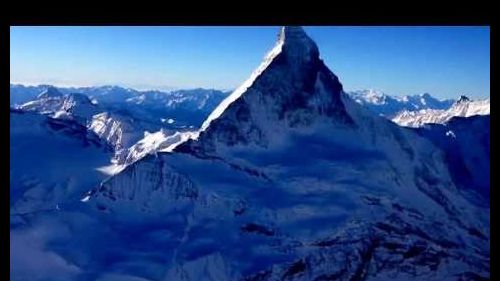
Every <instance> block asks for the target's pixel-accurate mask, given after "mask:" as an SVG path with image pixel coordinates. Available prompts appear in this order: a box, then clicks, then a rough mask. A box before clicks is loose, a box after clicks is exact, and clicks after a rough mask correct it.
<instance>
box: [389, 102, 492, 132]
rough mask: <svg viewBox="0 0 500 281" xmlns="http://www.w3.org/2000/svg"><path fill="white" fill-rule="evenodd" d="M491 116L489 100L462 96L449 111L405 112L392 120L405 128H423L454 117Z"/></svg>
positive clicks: (423, 110) (424, 110)
mask: <svg viewBox="0 0 500 281" xmlns="http://www.w3.org/2000/svg"><path fill="white" fill-rule="evenodd" d="M489 114H490V99H489V98H487V99H483V100H469V99H468V98H467V97H465V96H462V97H461V98H460V99H459V100H458V101H457V102H455V103H454V104H453V105H452V106H451V107H450V108H449V109H447V110H438V109H422V110H418V111H408V110H404V111H401V112H400V113H398V114H397V115H396V116H395V117H394V118H392V121H393V122H395V123H397V124H399V125H401V126H405V127H421V126H423V125H425V124H443V123H446V122H447V121H449V120H450V119H451V118H453V117H471V116H474V115H489Z"/></svg>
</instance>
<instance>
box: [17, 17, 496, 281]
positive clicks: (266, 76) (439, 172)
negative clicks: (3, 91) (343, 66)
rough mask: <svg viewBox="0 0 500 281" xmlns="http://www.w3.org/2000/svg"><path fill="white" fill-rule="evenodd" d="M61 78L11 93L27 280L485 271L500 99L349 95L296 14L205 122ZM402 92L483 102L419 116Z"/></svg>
mask: <svg viewBox="0 0 500 281" xmlns="http://www.w3.org/2000/svg"><path fill="white" fill-rule="evenodd" d="M16 87H17V86H16ZM16 87H14V88H16ZM17 90H18V89H17ZM17 90H16V91H17ZM61 92H62V93H61ZM61 92H59V91H58V90H57V89H52V88H48V89H46V90H45V92H43V93H42V94H40V95H39V96H38V97H37V98H34V97H31V98H30V100H26V101H23V103H22V104H18V105H17V106H14V107H13V108H12V109H11V144H12V143H17V140H23V142H24V145H23V146H21V145H17V144H16V146H14V147H13V146H12V145H11V179H12V178H15V179H19V180H17V181H15V182H12V180H11V264H12V266H11V275H12V276H16V278H17V279H14V280H24V279H30V278H31V279H35V280H254V281H256V280H422V279H426V280H457V279H458V280H487V279H489V276H490V234H489V229H490V208H489V189H490V183H489V146H490V143H489V101H488V114H487V115H484V116H477V115H475V113H477V112H478V111H476V110H472V111H470V110H468V109H467V110H465V111H463V110H456V107H457V106H458V105H461V106H462V104H463V103H464V102H467V101H464V100H463V99H461V100H459V101H457V102H455V103H453V101H433V100H432V99H431V97H430V96H424V95H423V96H421V98H420V100H419V101H418V100H417V101H414V100H413V99H411V98H407V99H406V100H405V99H401V100H396V101H390V100H391V99H389V98H388V97H387V96H386V97H384V98H382V99H381V100H380V99H378V98H376V97H375V96H377V95H374V94H373V92H370V93H369V94H368V95H362V94H360V93H357V94H348V93H346V92H345V91H344V88H343V86H342V84H341V81H340V79H339V77H337V76H336V75H335V74H334V73H333V72H332V71H331V70H330V69H329V68H328V66H326V64H325V63H324V62H323V60H321V58H320V52H319V48H318V46H317V45H316V43H315V42H314V41H313V40H312V39H311V38H310V37H309V36H308V35H307V34H306V33H305V32H304V30H303V29H302V28H300V27H283V28H281V30H280V32H279V35H278V40H277V42H276V44H275V46H274V47H273V48H272V49H271V50H270V52H269V53H268V54H267V55H266V57H265V58H264V60H263V62H262V63H261V65H260V66H259V67H258V68H257V69H256V70H255V71H254V72H253V73H252V74H251V75H250V77H249V79H248V80H247V81H245V82H244V83H243V84H242V85H241V86H240V87H239V88H237V89H236V90H234V91H233V92H232V93H231V94H229V95H227V94H226V95H224V99H222V101H220V102H215V101H214V102H213V103H211V102H208V100H210V98H209V96H210V94H209V95H207V96H203V95H201V97H202V98H201V99H202V100H204V102H202V103H199V104H203V106H201V108H204V107H207V106H208V105H209V104H212V105H213V107H212V108H211V109H210V112H211V113H209V114H206V115H205V117H204V118H202V119H203V120H204V121H203V122H198V123H196V122H193V123H191V124H194V125H191V126H193V127H195V128H198V127H199V129H197V130H185V131H182V132H181V133H175V132H174V131H176V129H181V128H182V127H181V126H180V127H178V128H172V134H171V133H169V132H168V131H167V130H166V128H164V127H162V126H160V125H161V124H164V123H165V122H162V121H161V120H160V118H158V117H159V116H160V115H156V113H154V115H155V118H152V119H150V118H148V117H149V116H150V115H149V112H147V111H148V110H147V108H149V107H150V106H152V105H148V106H144V107H142V106H143V105H145V104H148V103H149V102H146V100H147V99H148V97H149V96H147V95H144V97H142V96H143V95H136V94H133V96H128V94H126V92H124V93H123V96H121V97H120V98H119V100H120V101H123V100H125V104H127V106H126V107H125V106H124V107H121V108H117V107H116V106H114V105H115V104H120V103H121V102H119V101H117V100H114V97H111V96H107V95H102V96H101V95H99V94H97V93H94V94H84V96H85V98H84V97H83V96H80V95H74V94H72V93H63V91H61ZM71 92H75V91H73V90H72V91H71ZM81 92H85V91H81ZM87 93H88V91H87ZM12 95H13V94H12V86H11V97H12ZM26 95H28V94H26ZM158 95H159V97H155V96H154V95H152V97H154V98H152V100H156V101H158V100H162V99H163V98H164V96H165V95H164V94H161V95H160V94H158ZM103 96H104V98H103ZM113 96H114V95H113ZM117 96H118V95H117ZM181 96H182V94H179V96H175V99H176V100H178V101H179V100H180V101H179V102H178V103H177V104H182V101H183V99H182V97H181ZM362 96H365V97H366V98H362ZM160 97H161V98H160ZM197 97H198V96H197ZM108 98H109V99H110V100H108V101H106V99H108ZM111 100H114V101H111ZM165 101H166V99H165ZM398 102H399V103H406V104H407V106H409V107H410V106H413V107H412V109H420V108H422V106H423V105H426V106H429V108H432V110H444V111H447V110H450V109H451V108H455V109H453V110H452V111H453V112H455V113H456V114H458V115H468V113H464V112H473V114H474V116H470V117H469V116H464V117H456V116H454V117H451V118H447V119H446V118H445V119H439V122H443V124H434V125H425V126H421V127H419V128H408V127H404V126H399V125H398V124H396V123H395V122H392V121H391V120H390V119H389V118H390V117H389V116H391V117H392V116H393V114H395V113H396V112H397V111H400V110H404V109H405V107H401V108H400V107H398V106H399V105H398V106H396V105H395V104H397V103H398ZM151 103H152V104H154V103H155V102H154V101H151ZM367 103H369V104H372V105H373V106H369V105H367ZM166 104H169V103H168V102H164V103H162V107H165V105H166ZM214 104H215V105H214ZM381 104H388V106H387V107H386V109H382V108H384V107H383V106H378V105H381ZM409 104H411V105H409ZM11 105H12V99H11ZM136 105H138V107H135V106H136ZM417 105H418V107H417ZM450 106H451V108H450V109H447V108H449V107H450ZM129 107H130V108H133V110H130V109H129ZM208 107H210V106H208ZM466 107H467V108H470V106H466ZM141 108H142V109H144V111H145V112H147V113H142V114H144V115H141V110H139V109H141ZM122 110H124V111H122ZM161 110H164V109H161ZM124 112H126V113H124ZM115 115H119V116H120V117H116V118H115V117H114V116H115ZM124 115H125V116H127V117H131V118H132V117H133V118H136V119H137V120H138V121H127V122H125V121H119V122H118V123H119V124H118V123H117V122H115V121H114V120H115V119H119V120H125V119H126V118H125V117H124ZM380 115H384V116H380ZM142 116H144V117H142ZM161 118H171V119H174V120H175V121H174V123H173V124H175V123H176V122H177V120H181V119H179V118H178V117H177V116H175V115H162V117H161ZM153 119H155V120H156V121H155V122H152V123H154V124H153V125H151V126H156V125H158V126H159V127H154V128H152V129H151V130H150V131H149V132H150V133H147V134H145V133H144V128H147V126H149V125H148V124H149V123H148V122H149V121H150V120H153ZM158 120H160V122H158ZM432 121H433V122H434V119H433V120H432ZM423 122H427V120H424V121H423ZM125 123H126V124H131V125H130V126H132V127H133V126H136V125H137V124H139V125H137V128H139V129H137V128H131V129H130V130H128V129H127V128H128V127H127V126H124V124H125ZM166 123H167V124H168V122H166ZM30 124H36V126H34V128H37V129H36V130H31V129H30ZM137 130H139V131H140V133H141V134H143V136H142V138H138V140H137V141H135V140H134V141H130V142H128V141H127V140H128V139H129V138H128V137H127V133H126V132H129V131H130V132H137ZM58 132H60V133H58ZM116 132H119V133H116ZM55 135H57V137H54V136H55ZM69 136H71V137H69ZM133 143H135V144H133ZM40 144H42V145H43V147H44V148H45V147H47V150H46V151H45V149H38V148H39V147H40ZM471 146H472V147H474V149H470V147H471ZM125 147H129V148H130V149H128V150H126V151H127V152H128V153H124V154H120V156H121V155H126V156H123V157H122V159H129V160H126V161H121V162H120V163H121V164H123V167H122V168H121V169H120V170H119V171H118V172H114V173H106V171H107V170H106V169H107V168H106V165H107V164H109V163H106V162H109V161H107V160H106V159H109V158H107V157H109V154H114V155H115V156H114V157H115V159H116V158H117V156H116V151H120V150H123V149H124V148H125ZM147 147H154V148H155V149H153V150H148V149H147ZM57 148H60V149H57ZM73 151H75V152H76V153H77V154H76V155H72V153H73ZM123 151H125V150H123ZM148 151H151V152H152V151H154V153H148ZM39 153H40V154H42V155H39ZM44 153H47V154H48V155H52V156H49V158H50V160H51V161H50V162H49V163H55V164H53V165H54V166H50V165H49V166H45V165H43V166H40V165H38V164H39V163H38V162H37V161H30V159H32V158H34V159H44V157H47V156H44V155H43V154H44ZM47 154H46V155H47ZM81 154H84V155H81ZM12 155H15V156H12ZM68 155H71V157H75V158H74V159H76V160H75V161H67V162H66V161H65V160H64V159H66V158H67V157H68ZM130 157H131V158H130ZM61 159H62V160H61ZM130 159H132V160H130ZM16 161H17V162H16ZM74 162H75V164H72V163H74ZM59 165H60V166H61V167H63V168H62V169H61V172H60V173H58V172H57V171H58V168H55V167H56V166H59ZM79 165H81V166H84V167H86V168H81V167H80V166H79ZM25 166H26V167H30V168H29V169H28V168H27V169H24V167H25ZM79 169H81V170H82V171H85V173H80V172H77V170H79ZM33 171H35V172H33ZM49 171H52V173H53V174H54V175H52V177H51V173H49ZM13 173H16V174H15V177H13ZM17 173H26V174H27V175H31V176H24V175H23V176H18V174H17ZM46 190H50V192H46ZM13 196H14V197H13ZM47 198H49V199H47ZM34 276H36V277H34Z"/></svg>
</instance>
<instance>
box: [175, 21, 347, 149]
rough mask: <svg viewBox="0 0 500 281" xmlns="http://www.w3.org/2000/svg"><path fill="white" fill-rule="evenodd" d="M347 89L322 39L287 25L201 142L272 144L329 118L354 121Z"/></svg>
mask: <svg viewBox="0 0 500 281" xmlns="http://www.w3.org/2000/svg"><path fill="white" fill-rule="evenodd" d="M342 93H343V88H342V84H340V82H339V80H338V78H337V76H335V74H333V73H332V72H331V71H330V70H329V69H328V67H327V66H326V65H325V64H324V62H323V61H322V60H321V59H320V57H319V51H318V47H317V46H316V43H315V42H314V41H313V40H312V39H311V38H310V37H309V36H307V34H306V33H305V32H304V30H303V29H302V28H301V27H288V26H287V27H283V28H281V30H280V33H279V36H278V42H277V43H276V44H275V46H274V48H273V49H272V50H271V51H270V52H269V53H268V54H267V56H266V57H265V58H264V60H263V62H262V63H261V65H260V66H259V67H258V68H257V69H256V70H255V71H254V72H253V73H252V74H251V75H250V78H249V79H248V80H247V81H245V82H244V83H243V84H242V85H241V86H240V87H238V88H237V89H236V90H235V91H234V92H233V93H232V94H230V95H229V96H228V97H227V98H226V99H225V100H223V101H222V102H221V103H220V104H219V106H218V107H217V108H216V109H215V110H214V111H213V112H212V114H210V116H209V117H208V118H207V119H206V120H205V122H204V123H203V125H202V127H201V130H200V133H199V135H198V138H197V141H198V143H206V144H208V145H202V146H203V147H214V145H215V144H216V143H222V144H224V145H228V146H233V145H237V144H249V143H253V144H258V145H260V146H264V147H266V146H267V145H268V144H269V143H270V142H273V141H275V139H276V138H278V137H277V136H284V135H286V131H287V130H288V129H292V128H299V127H310V126H311V125H312V124H313V123H316V122H318V123H321V122H325V121H326V120H329V121H326V122H332V123H337V124H345V125H347V124H352V123H353V121H352V119H351V118H350V116H348V114H347V112H346V109H345V107H344V104H343V101H342V99H341V95H342ZM320 120H321V121H320ZM277 130H281V131H282V132H281V133H279V134H278V133H277ZM187 146H188V145H187V144H186V145H183V146H180V147H179V148H178V150H182V149H185V148H186V147H187Z"/></svg>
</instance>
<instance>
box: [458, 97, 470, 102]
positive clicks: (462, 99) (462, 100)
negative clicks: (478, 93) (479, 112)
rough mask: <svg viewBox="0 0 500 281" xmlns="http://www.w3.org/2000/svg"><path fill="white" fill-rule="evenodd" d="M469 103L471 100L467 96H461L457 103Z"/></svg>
mask: <svg viewBox="0 0 500 281" xmlns="http://www.w3.org/2000/svg"><path fill="white" fill-rule="evenodd" d="M468 101H470V99H469V98H468V97H467V96H465V95H461V96H460V98H459V99H458V101H457V103H462V102H468Z"/></svg>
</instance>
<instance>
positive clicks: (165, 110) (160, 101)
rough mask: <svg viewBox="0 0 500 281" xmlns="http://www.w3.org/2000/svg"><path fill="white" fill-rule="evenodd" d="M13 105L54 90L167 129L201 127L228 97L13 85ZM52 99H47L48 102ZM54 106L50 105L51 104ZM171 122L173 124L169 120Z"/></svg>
mask: <svg viewBox="0 0 500 281" xmlns="http://www.w3.org/2000/svg"><path fill="white" fill-rule="evenodd" d="M10 88H11V94H10V96H11V106H14V107H18V106H20V105H22V104H25V103H27V102H30V101H33V100H35V99H37V97H38V99H40V98H43V97H39V95H40V93H43V92H46V91H50V92H55V91H57V93H59V94H61V95H67V94H73V93H81V94H83V95H85V96H87V97H88V98H89V99H90V100H91V101H92V103H95V104H99V105H101V106H102V107H105V108H109V109H113V110H114V111H119V110H123V111H127V112H128V114H130V115H134V116H136V117H138V118H141V119H143V120H147V121H148V122H153V123H154V122H162V121H161V120H164V121H163V122H165V127H167V128H190V127H191V128H195V127H199V126H200V125H201V123H202V122H203V121H204V120H205V118H206V117H207V116H208V114H210V112H211V111H212V110H213V109H214V108H215V107H216V106H217V105H218V104H219V103H220V102H221V101H222V100H223V99H224V98H225V97H226V96H227V95H228V93H227V92H223V91H219V90H210V89H201V88H198V89H188V90H173V91H170V92H161V91H137V90H134V89H130V88H123V87H118V86H100V87H80V88H74V87H73V88H55V87H53V86H50V85H40V86H22V85H12V84H11V87H10ZM48 98H50V97H48V96H47V97H45V100H48ZM47 106H50V105H47ZM169 119H171V120H172V122H171V123H166V120H169Z"/></svg>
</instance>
